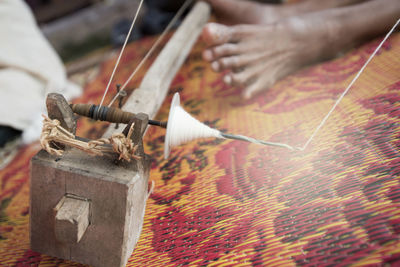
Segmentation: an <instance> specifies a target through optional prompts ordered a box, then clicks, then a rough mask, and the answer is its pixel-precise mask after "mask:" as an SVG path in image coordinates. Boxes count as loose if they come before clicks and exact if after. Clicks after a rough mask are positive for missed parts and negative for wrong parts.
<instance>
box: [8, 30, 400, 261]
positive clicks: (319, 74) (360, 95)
mask: <svg viewBox="0 0 400 267" xmlns="http://www.w3.org/2000/svg"><path fill="white" fill-rule="evenodd" d="M153 41H154V39H151V38H149V39H145V40H142V41H140V42H137V43H134V44H131V45H130V46H129V47H128V50H127V53H126V56H125V57H124V58H123V60H122V67H121V68H120V69H119V71H118V75H117V77H116V80H117V81H119V82H123V81H124V80H125V78H126V77H127V76H128V75H129V74H130V71H131V70H132V68H133V67H134V66H135V65H136V64H138V62H139V60H140V58H141V57H142V56H143V55H144V53H145V51H146V49H148V48H149V47H150V45H151V43H152V42H153ZM379 41H380V39H379V40H378V39H377V40H375V41H373V42H371V43H368V44H366V45H364V46H362V47H360V48H358V49H356V50H353V51H351V52H349V53H347V54H345V55H344V56H342V57H340V58H338V59H335V60H332V61H329V62H325V63H322V64H319V65H316V66H312V67H309V68H305V69H303V70H301V71H299V72H297V73H295V74H293V75H291V76H289V77H287V78H286V79H284V80H282V81H280V82H279V83H277V84H276V85H275V86H274V87H273V88H271V89H270V90H269V91H267V92H264V93H262V94H261V95H259V96H257V97H256V98H254V99H253V100H251V101H244V100H242V99H241V98H240V90H239V89H235V88H231V87H229V86H226V85H224V83H223V82H222V75H221V74H216V73H213V72H212V71H211V69H210V67H209V65H208V64H206V63H205V62H203V61H202V60H201V51H202V49H204V47H203V46H202V44H201V43H198V44H197V45H196V47H195V48H194V49H193V51H192V53H191V55H190V56H189V58H188V60H187V61H186V63H185V65H184V66H183V68H182V69H181V71H180V72H179V74H178V75H177V76H176V78H175V80H174V82H173V84H172V86H171V90H170V92H169V94H168V97H167V99H166V101H165V103H164V105H163V106H162V108H161V110H160V112H159V114H158V119H166V118H167V113H168V109H169V103H170V101H171V98H172V95H173V93H175V92H180V94H181V100H182V103H183V106H184V108H185V109H186V110H187V111H189V112H190V113H191V114H193V115H194V116H196V117H197V118H198V119H200V120H201V121H203V122H206V123H207V124H209V125H211V126H213V127H216V128H218V129H222V130H226V131H228V132H232V133H237V134H245V135H248V136H252V137H255V138H260V139H264V140H271V141H276V142H285V143H289V144H291V145H294V146H301V145H303V144H304V143H305V141H306V140H307V138H308V137H309V136H310V135H311V132H312V131H313V129H314V128H315V127H316V126H317V125H318V123H319V122H320V121H321V119H322V117H323V116H324V115H325V114H326V112H327V111H328V110H329V109H330V107H331V106H332V105H333V103H334V101H335V99H336V98H337V97H338V95H339V94H340V93H341V92H342V91H343V89H344V88H345V87H346V85H348V83H349V82H350V81H351V79H352V77H354V75H355V73H356V72H357V71H358V70H359V69H360V67H361V66H362V64H363V63H364V62H365V60H366V59H367V57H368V56H369V55H370V53H372V51H373V50H374V48H375V47H376V46H377V44H378V43H379ZM114 63H115V58H114V59H113V60H110V61H109V62H106V63H104V64H103V65H102V66H101V67H100V69H98V75H97V77H96V78H95V79H94V80H93V81H92V82H90V83H88V84H87V86H86V90H85V93H84V95H83V96H82V97H81V98H80V99H77V100H76V102H89V103H98V102H99V101H100V99H101V95H102V92H103V90H104V88H105V85H106V83H107V81H108V78H109V75H110V73H111V70H112V67H113V65H114ZM143 74H144V71H142V72H141V73H140V74H139V76H138V80H137V81H135V82H134V83H133V84H132V86H131V89H132V88H134V87H135V86H137V85H138V84H139V80H140V77H141V76H143ZM110 98H111V95H110V97H109V98H108V99H110ZM106 103H107V102H106ZM78 127H79V130H78V134H79V135H80V136H85V137H89V138H92V139H93V138H97V137H99V136H101V133H102V132H103V131H104V129H105V127H106V125H105V124H102V123H94V122H91V121H89V120H80V121H79V125H78ZM164 134H165V130H163V129H159V128H156V127H151V128H150V129H149V131H148V133H147V136H146V139H145V151H146V152H147V153H148V154H149V155H150V156H151V157H152V159H153V161H152V169H151V173H150V179H151V180H153V181H155V185H156V187H155V191H154V193H153V194H152V195H151V197H150V198H149V200H148V203H147V208H146V215H145V218H144V226H143V231H142V234H141V237H140V240H139V242H138V244H137V247H136V249H135V251H134V253H133V254H132V257H131V258H130V260H129V263H128V266H176V265H208V266H252V265H258V264H260V265H264V266H293V265H304V266H333V265H335V266H346V265H349V264H354V266H360V265H367V264H375V265H382V264H384V263H391V264H393V266H396V265H400V242H399V237H400V178H399V176H400V34H399V33H397V34H395V35H393V36H392V37H391V38H390V39H389V40H388V42H387V43H386V44H385V45H384V47H383V48H382V50H381V52H380V53H379V54H378V55H377V56H376V57H375V59H374V60H373V61H372V62H371V64H370V65H369V66H368V67H367V69H366V70H365V72H364V74H363V75H362V76H361V78H360V79H359V80H358V81H357V82H356V83H355V85H354V87H353V88H352V89H351V91H350V92H349V94H348V95H347V96H346V97H345V98H344V99H343V101H342V102H341V104H340V105H339V106H338V108H337V110H336V111H335V112H334V113H333V114H332V116H331V117H330V119H329V120H328V121H327V124H326V125H325V127H323V128H322V130H321V131H320V132H319V134H318V135H317V136H316V137H315V139H314V140H313V142H312V143H311V144H310V146H309V147H308V149H307V151H305V152H290V151H288V150H285V149H281V148H273V147H263V146H258V145H254V144H248V143H243V142H238V141H218V140H203V141H195V142H191V143H189V144H187V145H184V146H180V147H177V148H175V149H173V151H172V154H171V156H170V159H169V160H168V161H165V160H163V138H164ZM38 149H39V146H38V144H33V145H30V146H26V147H23V148H22V149H21V150H20V151H19V153H18V155H17V157H16V158H15V159H14V161H13V162H11V163H10V164H9V166H8V167H7V168H6V169H4V170H2V171H0V201H1V205H0V262H1V264H3V265H5V266H13V265H15V266H30V265H32V266H54V265H56V266H80V265H79V264H76V263H72V262H69V261H63V260H61V259H57V258H52V257H50V256H47V255H41V254H38V253H36V252H33V251H31V250H30V249H29V236H28V223H29V160H30V158H31V157H32V156H33V155H34V154H35V153H36V152H37V151H38ZM105 242H106V240H105Z"/></svg>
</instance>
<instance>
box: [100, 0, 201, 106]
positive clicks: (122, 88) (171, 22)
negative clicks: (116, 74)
mask: <svg viewBox="0 0 400 267" xmlns="http://www.w3.org/2000/svg"><path fill="white" fill-rule="evenodd" d="M192 1H193V0H186V1H185V3H183V5H182V6H181V8H180V9H179V10H178V12H176V14H175V16H174V17H173V18H172V20H171V21H170V22H169V23H168V25H167V27H166V28H165V29H164V31H163V32H162V33H161V35H160V37H158V39H157V40H156V41H155V42H154V44H153V45H152V46H151V48H150V49H149V51H148V52H147V54H146V55H145V56H144V57H143V59H142V60H141V61H140V62H139V64H138V65H137V67H136V68H135V69H134V70H133V72H132V73H131V75H130V76H129V77H128V79H127V80H126V82H125V83H124V84H123V85H122V87H121V90H120V91H119V92H121V91H122V90H124V89H125V88H126V86H127V85H128V83H129V82H130V81H131V80H132V79H133V77H134V76H135V75H136V73H137V72H138V71H139V69H140V68H141V67H142V65H143V64H144V63H145V62H146V60H147V59H148V58H149V57H150V55H151V54H152V53H153V52H154V49H155V48H156V47H157V46H158V45H159V44H160V42H161V41H162V40H163V39H164V37H165V35H166V34H167V32H169V30H170V29H171V27H172V26H173V25H174V24H175V22H176V21H177V20H178V18H179V17H180V16H181V15H182V13H183V11H185V9H186V8H187V7H188V6H189V5H190V4H191V2H192ZM119 92H118V93H117V94H116V95H115V96H114V98H113V99H112V100H111V102H110V104H108V107H111V105H112V104H113V103H114V101H115V100H116V99H117V98H118V95H119Z"/></svg>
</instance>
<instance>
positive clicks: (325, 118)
mask: <svg viewBox="0 0 400 267" xmlns="http://www.w3.org/2000/svg"><path fill="white" fill-rule="evenodd" d="M399 22H400V19H398V20H397V22H396V23H395V24H394V26H393V27H392V29H391V30H390V31H389V32H388V33H387V34H386V36H385V38H383V40H382V42H381V43H380V44H379V45H378V47H377V48H376V49H375V51H374V52H373V53H372V54H371V56H370V57H369V58H368V60H367V61H366V62H365V64H364V65H363V66H362V67H361V69H360V70H359V71H358V73H357V74H356V76H354V78H353V80H352V81H351V82H350V84H349V85H348V86H347V88H346V89H345V90H344V92H343V93H342V94H341V95H340V97H339V98H338V99H337V100H336V102H335V104H334V105H333V106H332V108H331V109H330V110H329V112H328V114H326V116H325V117H324V118H323V119H322V121H321V123H320V124H319V125H318V126H317V128H316V129H315V130H314V132H313V133H312V134H311V136H310V138H309V139H308V140H307V142H306V143H305V144H304V146H303V147H298V148H297V149H299V150H301V151H303V150H305V149H306V148H307V146H308V145H309V144H310V143H311V141H312V139H313V138H314V137H315V136H316V135H317V133H318V131H319V130H320V129H321V128H322V126H323V125H324V124H325V122H326V121H327V120H328V118H329V116H330V115H331V114H332V112H333V111H334V109H335V108H336V106H337V105H339V103H340V101H342V99H343V97H344V96H345V95H346V94H347V92H348V91H349V90H350V88H351V87H352V86H353V84H354V83H355V81H356V80H357V79H358V77H360V75H361V73H362V72H363V71H364V69H365V67H366V66H367V65H368V63H369V62H370V61H371V60H372V58H373V57H375V55H376V53H377V52H378V51H379V49H381V47H382V45H383V44H384V43H385V41H386V40H387V38H389V36H390V35H391V34H392V33H393V31H394V29H395V28H396V27H397V25H398V24H399Z"/></svg>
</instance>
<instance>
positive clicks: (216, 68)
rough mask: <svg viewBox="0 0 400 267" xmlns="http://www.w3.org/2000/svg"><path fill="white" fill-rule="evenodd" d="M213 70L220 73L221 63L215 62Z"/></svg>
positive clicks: (212, 66)
mask: <svg viewBox="0 0 400 267" xmlns="http://www.w3.org/2000/svg"><path fill="white" fill-rule="evenodd" d="M211 68H212V69H213V70H214V71H219V63H218V62H217V61H214V62H213V63H211Z"/></svg>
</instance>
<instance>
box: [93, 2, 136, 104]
mask: <svg viewBox="0 0 400 267" xmlns="http://www.w3.org/2000/svg"><path fill="white" fill-rule="evenodd" d="M142 4H143V0H141V1H140V3H139V6H138V8H137V10H136V14H135V17H134V18H133V21H132V24H131V27H130V29H129V32H128V34H127V35H126V38H125V42H124V45H123V46H122V49H121V52H120V53H119V56H118V59H117V62H116V63H115V66H114V70H113V72H112V73H111V77H110V80H109V81H108V84H107V87H106V90H105V91H104V94H103V98H102V99H101V102H100V105H99V106H101V105H102V104H103V102H104V98H105V97H106V95H107V92H108V89H109V88H110V84H111V82H112V79H113V78H114V75H115V71H116V70H117V67H118V65H119V61H120V60H121V57H122V54H123V53H124V50H125V46H126V44H127V43H128V40H129V36H131V32H132V29H133V25H135V22H136V19H137V17H138V15H139V11H140V8H141V7H142Z"/></svg>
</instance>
